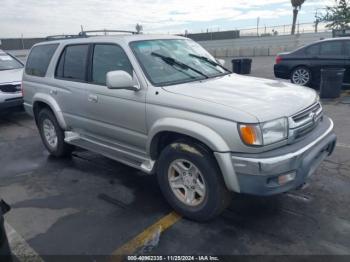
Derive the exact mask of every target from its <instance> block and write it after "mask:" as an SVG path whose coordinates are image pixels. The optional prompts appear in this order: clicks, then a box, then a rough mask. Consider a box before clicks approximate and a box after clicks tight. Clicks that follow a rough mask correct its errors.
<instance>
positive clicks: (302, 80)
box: [290, 66, 312, 86]
mask: <svg viewBox="0 0 350 262" xmlns="http://www.w3.org/2000/svg"><path fill="white" fill-rule="evenodd" d="M290 81H291V82H292V83H293V84H296V85H300V86H310V85H311V83H312V73H311V70H310V69H309V68H307V67H305V66H299V67H297V68H294V69H293V71H292V73H291V76H290Z"/></svg>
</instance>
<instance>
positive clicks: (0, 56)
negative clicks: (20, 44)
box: [0, 53, 23, 71]
mask: <svg viewBox="0 0 350 262" xmlns="http://www.w3.org/2000/svg"><path fill="white" fill-rule="evenodd" d="M22 67H23V65H22V64H21V63H20V62H19V61H17V60H16V59H14V58H13V57H12V56H10V55H8V54H6V53H0V71H1V70H11V69H17V68H22Z"/></svg>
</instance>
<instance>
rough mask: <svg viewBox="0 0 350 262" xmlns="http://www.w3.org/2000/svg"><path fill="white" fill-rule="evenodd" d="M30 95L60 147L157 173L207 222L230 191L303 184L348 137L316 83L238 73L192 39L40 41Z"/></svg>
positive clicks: (170, 193) (168, 191) (179, 204)
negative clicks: (339, 134)
mask: <svg viewBox="0 0 350 262" xmlns="http://www.w3.org/2000/svg"><path fill="white" fill-rule="evenodd" d="M23 92H24V105H25V109H26V111H27V112H28V113H29V114H30V115H32V116H33V117H34V118H35V121H36V124H37V126H38V129H39V132H40V135H41V137H42V140H43V143H44V145H45V146H46V148H47V150H48V151H49V152H50V153H51V154H52V155H54V156H56V157H62V156H65V155H67V154H69V153H70V152H71V151H72V149H73V146H77V147H81V148H84V149H87V150H91V151H94V152H97V153H100V154H102V155H104V156H106V157H109V158H112V159H115V160H117V161H120V162H121V163H124V164H126V165H129V166H132V167H135V168H137V169H140V170H142V171H144V172H146V173H148V174H153V173H156V174H157V177H158V181H159V185H160V188H161V190H162V192H163V194H164V196H165V198H166V199H167V201H168V202H169V203H170V205H171V206H172V207H173V208H174V209H175V210H177V211H178V212H179V213H181V214H183V215H184V216H186V217H188V218H190V219H194V220H198V221H204V220H208V219H211V218H213V217H215V216H217V215H218V214H220V212H222V211H223V210H224V209H225V207H227V205H228V204H229V202H230V199H231V197H232V195H231V194H230V192H236V193H246V194H253V195H273V194H279V193H283V192H286V191H289V190H293V189H296V188H299V187H301V186H302V185H303V184H304V183H305V181H306V180H307V178H308V177H309V176H310V175H311V174H313V173H314V172H315V170H316V169H317V167H318V166H319V165H320V163H321V162H322V161H323V160H324V159H325V157H327V156H328V155H330V154H331V153H332V151H333V149H334V147H335V143H336V136H335V134H334V132H333V122H332V120H331V119H330V118H328V117H327V116H325V115H324V114H323V110H322V105H321V103H320V101H319V98H318V95H317V93H316V92H315V91H314V90H311V89H309V88H305V87H301V86H297V85H293V84H290V83H285V82H281V81H275V80H267V79H261V78H254V77H246V76H241V75H237V74H232V73H231V72H230V71H229V70H227V69H226V68H225V67H223V66H222V65H221V64H220V63H219V62H218V61H217V60H215V58H214V57H212V56H211V55H210V54H209V53H208V52H207V51H205V50H204V49H203V48H202V47H201V46H200V45H198V44H197V43H195V42H193V41H192V40H189V39H186V38H183V37H180V36H152V35H118V36H105V37H81V38H77V39H68V40H55V41H50V42H44V43H40V44H37V45H35V46H34V47H33V48H32V50H31V52H30V54H29V57H28V61H27V64H26V67H25V72H24V76H23Z"/></svg>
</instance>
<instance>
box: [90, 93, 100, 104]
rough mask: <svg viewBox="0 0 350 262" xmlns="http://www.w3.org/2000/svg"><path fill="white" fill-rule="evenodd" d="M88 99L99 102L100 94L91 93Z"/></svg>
mask: <svg viewBox="0 0 350 262" xmlns="http://www.w3.org/2000/svg"><path fill="white" fill-rule="evenodd" d="M88 101H89V102H92V103H97V102H98V96H97V95H89V97H88Z"/></svg>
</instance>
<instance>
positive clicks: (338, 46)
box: [320, 41, 343, 56]
mask: <svg viewBox="0 0 350 262" xmlns="http://www.w3.org/2000/svg"><path fill="white" fill-rule="evenodd" d="M342 49H343V42H342V41H330V42H325V43H322V44H321V46H320V54H321V55H324V56H332V55H333V56H334V55H335V56H338V55H342V54H343V51H342Z"/></svg>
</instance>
